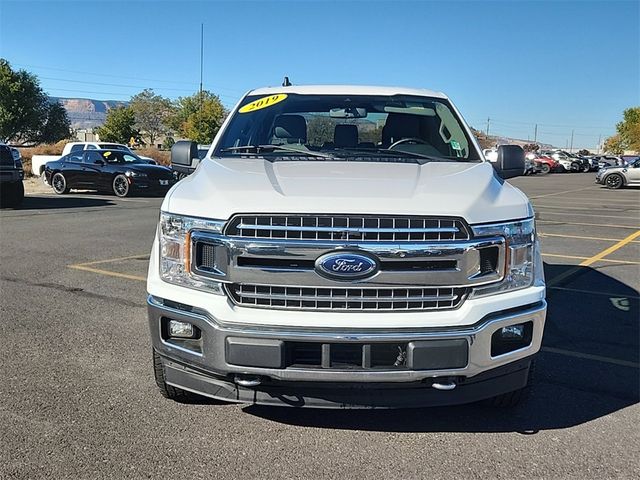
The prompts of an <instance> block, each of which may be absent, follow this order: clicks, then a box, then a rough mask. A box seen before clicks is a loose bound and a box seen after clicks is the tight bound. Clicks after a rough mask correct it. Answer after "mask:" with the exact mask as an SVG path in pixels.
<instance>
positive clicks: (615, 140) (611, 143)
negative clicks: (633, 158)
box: [604, 134, 625, 155]
mask: <svg viewBox="0 0 640 480" xmlns="http://www.w3.org/2000/svg"><path fill="white" fill-rule="evenodd" d="M624 149H625V147H624V141H623V140H622V137H621V136H620V135H619V134H616V135H613V136H611V137H609V138H607V139H606V140H605V141H604V151H605V152H607V153H612V154H614V155H620V154H622V153H624Z"/></svg>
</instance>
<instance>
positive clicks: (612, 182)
mask: <svg viewBox="0 0 640 480" xmlns="http://www.w3.org/2000/svg"><path fill="white" fill-rule="evenodd" d="M604 184H605V185H606V186H607V188H611V189H612V190H616V189H618V188H621V187H622V185H624V180H623V178H622V175H620V174H618V173H612V174H610V175H608V176H607V178H605V179H604Z"/></svg>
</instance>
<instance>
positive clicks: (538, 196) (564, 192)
mask: <svg viewBox="0 0 640 480" xmlns="http://www.w3.org/2000/svg"><path fill="white" fill-rule="evenodd" d="M590 188H593V185H591V186H589V187H583V188H576V189H575V190H565V191H563V192H554V193H545V194H544V195H533V196H531V197H529V198H532V199H533V198H544V197H554V196H556V195H564V194H566V193H572V192H581V191H582V190H588V189H590Z"/></svg>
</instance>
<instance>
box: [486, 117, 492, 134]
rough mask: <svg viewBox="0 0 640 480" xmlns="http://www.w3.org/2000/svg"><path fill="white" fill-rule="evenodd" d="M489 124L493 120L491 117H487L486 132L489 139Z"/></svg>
mask: <svg viewBox="0 0 640 480" xmlns="http://www.w3.org/2000/svg"><path fill="white" fill-rule="evenodd" d="M489 123H491V119H490V118H489V117H487V131H486V133H485V134H486V135H487V137H488V136H489Z"/></svg>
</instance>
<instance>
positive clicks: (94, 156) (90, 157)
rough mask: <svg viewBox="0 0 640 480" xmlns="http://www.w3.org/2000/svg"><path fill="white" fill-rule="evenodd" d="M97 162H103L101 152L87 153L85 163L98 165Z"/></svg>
mask: <svg viewBox="0 0 640 480" xmlns="http://www.w3.org/2000/svg"><path fill="white" fill-rule="evenodd" d="M97 160H103V158H102V155H100V153H99V152H85V153H84V163H96V161H97Z"/></svg>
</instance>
